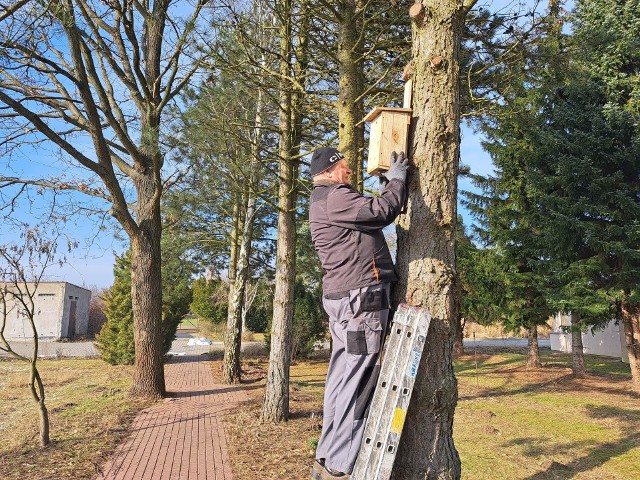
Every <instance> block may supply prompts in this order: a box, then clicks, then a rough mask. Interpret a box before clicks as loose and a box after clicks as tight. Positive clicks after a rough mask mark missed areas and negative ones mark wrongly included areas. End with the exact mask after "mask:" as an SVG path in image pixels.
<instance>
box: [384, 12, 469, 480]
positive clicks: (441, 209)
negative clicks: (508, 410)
mask: <svg viewBox="0 0 640 480" xmlns="http://www.w3.org/2000/svg"><path fill="white" fill-rule="evenodd" d="M473 3H474V2H467V5H465V2H462V1H453V0H444V1H441V0H440V1H435V0H424V1H423V2H422V3H417V4H414V5H413V6H412V7H411V10H410V15H411V17H412V20H413V47H412V53H413V60H412V62H413V71H414V72H415V73H414V79H413V101H412V108H413V114H412V120H411V131H410V138H409V145H410V158H411V167H410V169H409V178H408V193H409V199H408V204H407V211H406V214H405V215H402V216H401V217H400V220H399V222H398V255H397V270H398V273H399V277H400V281H399V284H398V286H397V288H396V289H395V293H394V297H395V302H400V301H405V302H406V303H408V304H410V305H415V306H419V307H423V308H426V309H427V310H429V311H430V312H431V315H432V320H431V326H430V329H429V334H428V336H427V342H426V345H425V350H424V353H423V356H422V359H421V362H420V366H419V369H418V374H417V376H416V382H415V387H414V392H413V397H412V400H411V405H410V407H409V410H408V412H407V418H406V423H405V425H407V426H410V428H405V430H404V432H403V436H402V439H401V442H400V446H399V449H398V456H397V458H396V461H395V466H394V471H393V474H392V478H393V479H395V480H412V479H457V478H460V458H459V456H458V452H457V450H456V448H455V445H454V442H453V415H454V412H455V407H456V403H457V400H458V389H457V382H456V378H455V375H454V372H453V364H452V353H453V352H452V347H453V332H454V328H453V323H454V322H456V321H457V318H458V312H457V311H456V309H457V305H458V302H457V300H456V291H457V289H456V288H455V276H456V274H455V265H456V263H455V233H456V220H457V218H456V217H457V215H456V200H457V176H458V162H459V145H460V143H459V142H460V103H459V94H460V92H459V83H460V82H459V52H460V44H461V41H462V32H463V28H464V19H465V15H466V13H467V11H468V8H470V7H471V5H472V4H473Z"/></svg>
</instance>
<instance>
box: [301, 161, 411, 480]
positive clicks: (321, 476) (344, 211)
mask: <svg viewBox="0 0 640 480" xmlns="http://www.w3.org/2000/svg"><path fill="white" fill-rule="evenodd" d="M408 164H409V161H408V159H407V158H406V157H405V155H404V153H400V154H399V155H396V153H395V152H394V153H393V155H392V158H391V168H390V169H389V171H388V172H386V173H385V174H384V176H385V177H386V180H387V181H388V183H387V184H386V186H384V188H382V190H381V192H380V196H379V197H377V198H371V197H366V196H364V195H361V194H360V193H358V192H357V191H356V190H354V189H353V188H352V187H351V186H350V185H349V176H350V175H351V170H349V168H348V167H347V162H346V160H345V159H344V156H343V155H342V154H341V153H340V152H339V151H338V150H337V149H335V148H321V149H318V150H316V152H315V153H314V154H313V157H312V158H311V176H312V177H313V192H312V194H311V206H310V212H309V223H310V227H311V237H312V240H313V245H314V247H315V249H316V252H318V256H319V257H320V262H321V264H322V268H323V270H324V277H323V279H322V289H323V305H324V309H325V311H326V312H327V314H328V315H329V329H330V331H331V338H332V349H331V360H330V362H329V371H328V373H327V381H326V385H325V394H324V417H323V425H322V436H321V437H320V440H319V441H318V448H317V451H316V461H315V463H314V466H313V470H312V478H313V479H315V480H327V479H348V478H349V474H350V473H351V472H352V471H353V465H354V463H355V461H356V456H357V454H358V450H359V448H360V442H361V441H362V434H363V431H364V423H365V418H366V412H367V407H368V406H369V403H370V400H371V396H372V393H373V390H374V388H375V384H376V381H377V377H378V373H379V366H376V363H377V360H378V357H379V354H380V348H381V346H382V342H383V338H384V331H385V329H386V325H387V318H388V315H389V290H390V284H391V282H394V281H396V280H397V278H396V275H395V273H394V270H393V261H392V259H391V254H390V253H389V248H388V247H387V244H386V241H385V239H384V235H383V233H382V229H383V228H384V227H386V226H387V225H389V224H391V223H392V222H393V221H394V220H395V218H396V217H397V216H398V215H399V214H400V211H401V210H402V206H403V204H404V200H405V196H406V187H405V182H406V176H407V168H408Z"/></svg>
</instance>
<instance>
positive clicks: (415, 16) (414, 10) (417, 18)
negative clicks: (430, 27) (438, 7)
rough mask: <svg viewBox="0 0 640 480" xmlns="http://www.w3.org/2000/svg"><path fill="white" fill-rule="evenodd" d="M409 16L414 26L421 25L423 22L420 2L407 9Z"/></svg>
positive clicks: (422, 8) (422, 6) (422, 7)
mask: <svg viewBox="0 0 640 480" xmlns="http://www.w3.org/2000/svg"><path fill="white" fill-rule="evenodd" d="M409 16H410V17H411V20H413V21H414V22H415V23H416V25H418V26H420V25H422V22H423V21H424V5H422V3H420V2H418V3H414V4H413V5H411V8H410V9H409Z"/></svg>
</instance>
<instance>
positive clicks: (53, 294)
mask: <svg viewBox="0 0 640 480" xmlns="http://www.w3.org/2000/svg"><path fill="white" fill-rule="evenodd" d="M38 296H39V297H55V296H56V294H55V293H39V294H38Z"/></svg>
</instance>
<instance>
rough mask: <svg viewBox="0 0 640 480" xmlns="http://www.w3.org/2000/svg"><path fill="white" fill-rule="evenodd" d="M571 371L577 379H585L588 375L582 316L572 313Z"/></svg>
mask: <svg viewBox="0 0 640 480" xmlns="http://www.w3.org/2000/svg"><path fill="white" fill-rule="evenodd" d="M571 370H572V371H573V375H574V376H576V377H584V376H585V375H586V374H587V369H586V368H585V365H584V347H583V345H582V329H581V328H580V316H579V315H578V314H577V313H571Z"/></svg>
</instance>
